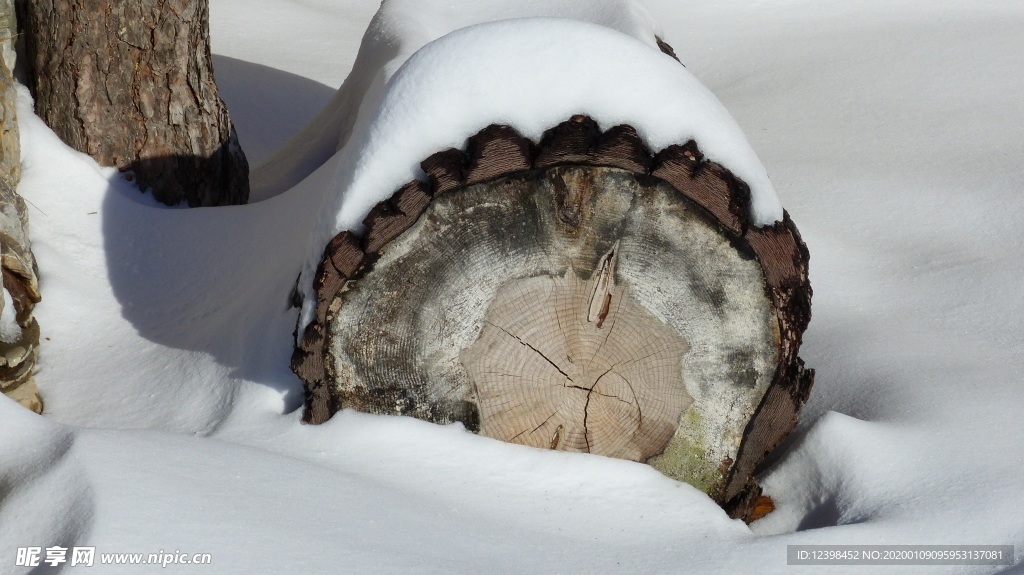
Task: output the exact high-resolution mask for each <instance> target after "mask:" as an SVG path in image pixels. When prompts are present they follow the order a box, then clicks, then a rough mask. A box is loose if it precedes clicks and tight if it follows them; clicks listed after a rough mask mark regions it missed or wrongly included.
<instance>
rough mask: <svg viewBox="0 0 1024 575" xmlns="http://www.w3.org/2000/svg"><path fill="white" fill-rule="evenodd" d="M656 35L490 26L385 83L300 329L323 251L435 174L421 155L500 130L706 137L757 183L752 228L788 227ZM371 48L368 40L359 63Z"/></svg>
mask: <svg viewBox="0 0 1024 575" xmlns="http://www.w3.org/2000/svg"><path fill="white" fill-rule="evenodd" d="M650 36H651V39H652V44H654V45H650V44H647V43H644V42H640V41H638V40H637V39H635V38H633V37H630V36H628V35H626V34H623V33H621V32H619V31H616V30H612V29H610V28H606V27H603V26H599V25H595V24H591V23H587V22H579V21H573V20H566V19H554V18H529V19H519V20H510V21H502V22H492V23H486V24H480V25H477V26H471V27H468V28H465V29H461V30H457V31H455V32H452V33H450V34H448V35H447V36H445V37H443V38H440V39H438V40H436V41H434V42H431V43H429V44H427V45H426V46H424V47H423V48H422V49H420V50H419V51H418V52H416V53H415V54H414V55H413V56H412V57H410V58H409V59H408V61H406V62H405V63H404V64H403V65H402V66H401V68H400V69H399V70H398V71H397V72H396V73H395V74H394V75H393V76H391V77H390V78H388V79H387V81H386V82H385V81H384V80H383V77H379V78H378V80H377V81H376V84H375V85H373V86H371V88H370V89H369V91H368V93H367V96H366V98H365V99H364V100H363V102H362V103H361V106H360V108H359V113H358V117H357V119H356V121H355V125H354V127H353V129H352V132H351V134H350V136H349V138H348V139H347V141H346V143H345V145H344V147H342V148H341V150H340V151H339V152H338V158H337V166H338V168H337V173H336V175H335V179H334V182H333V190H332V191H331V192H329V193H328V194H327V196H326V197H325V200H324V204H323V206H322V209H321V216H320V220H319V222H318V223H317V225H316V227H315V229H314V231H313V235H312V238H311V244H310V249H309V254H308V256H307V260H306V262H305V264H304V268H303V274H302V279H301V282H300V289H301V291H302V293H303V295H304V296H305V297H304V303H303V311H302V316H301V320H300V333H301V330H302V328H304V327H305V326H306V325H307V324H308V323H309V322H310V321H311V320H312V319H313V315H314V312H315V307H316V301H315V300H316V297H315V294H314V293H313V292H314V289H313V281H314V278H315V273H316V270H317V266H318V265H319V262H320V260H321V257H322V254H323V246H324V245H326V244H327V243H328V241H330V239H331V238H332V237H334V236H335V235H336V234H337V233H339V232H340V231H343V230H355V231H357V232H361V231H362V230H361V229H360V223H361V222H362V220H363V218H364V217H365V216H366V215H367V214H368V212H369V211H370V209H371V208H373V207H374V205H376V204H377V203H378V202H380V201H382V200H384V199H386V198H388V197H389V196H390V195H391V194H392V193H394V191H395V190H396V189H398V188H399V187H401V186H402V185H404V184H405V183H406V182H408V181H410V180H414V179H420V180H423V179H425V178H424V174H423V172H422V170H421V169H420V168H419V163H420V161H421V160H422V159H423V158H425V157H428V156H429V155H431V154H432V153H434V152H436V151H437V150H443V149H446V148H462V147H463V145H464V143H465V142H466V139H467V138H468V137H469V136H471V135H473V134H475V133H477V132H478V131H480V130H481V129H482V128H484V127H486V126H488V125H491V124H504V125H509V126H512V127H514V128H515V129H516V130H517V131H518V132H519V133H521V134H522V135H523V136H526V137H527V138H530V139H531V140H533V141H538V140H539V139H540V138H541V137H542V135H543V133H544V131H545V130H547V129H548V128H550V127H551V126H554V125H556V124H558V123H559V122H561V121H562V120H564V119H565V118H566V117H569V116H572V115H574V114H587V115H589V116H590V117H592V118H593V119H594V120H596V121H597V122H598V124H599V125H600V128H601V129H603V130H606V129H608V128H611V127H613V126H616V125H619V124H628V125H630V126H632V127H634V128H635V129H636V131H637V132H638V134H639V135H640V136H641V138H642V139H643V141H644V142H645V143H646V145H647V146H648V147H649V148H650V149H655V150H657V149H662V148H665V147H667V146H669V145H672V144H679V143H682V142H687V141H690V140H696V141H698V142H700V145H701V152H702V153H703V154H704V156H705V157H706V159H708V160H710V161H713V162H717V163H719V164H721V165H723V166H725V167H726V168H728V169H729V170H730V171H731V172H732V173H733V174H735V175H736V176H737V177H738V178H740V179H741V180H742V181H743V182H745V183H746V185H748V186H749V189H750V201H749V206H748V209H749V214H747V215H748V216H749V219H750V221H751V223H753V224H754V225H767V224H771V223H773V222H775V221H778V220H781V219H782V207H781V204H780V203H779V201H778V198H777V197H776V195H775V191H774V189H773V188H772V185H771V183H770V182H769V180H768V177H767V174H766V173H765V170H764V168H763V166H762V165H761V163H760V161H759V160H758V159H757V156H756V154H755V153H754V151H753V150H752V149H751V148H750V145H749V144H748V143H747V141H746V138H745V136H744V135H743V133H742V131H741V130H740V129H739V127H738V126H737V125H736V123H735V121H734V120H733V119H732V117H731V116H730V115H729V113H728V111H727V110H726V109H725V108H724V107H723V106H722V104H721V103H720V102H719V101H718V100H717V99H716V98H715V96H714V95H713V94H712V93H711V92H710V91H709V90H707V89H706V88H705V87H704V86H702V85H701V84H700V83H699V82H698V81H697V80H696V79H695V78H694V77H693V76H692V75H691V74H690V73H689V72H687V71H686V69H685V68H684V67H682V66H680V65H679V63H678V62H677V61H675V60H674V59H673V58H671V57H670V56H668V55H666V54H664V53H662V52H661V51H660V50H659V49H658V48H657V45H656V43H654V34H653V33H651V35H650ZM379 49H381V50H385V49H386V47H385V46H381V47H379ZM373 52H374V50H373V49H368V48H367V47H366V46H365V45H364V49H363V50H362V51H361V53H360V58H363V57H364V56H365V57H368V58H372V57H373ZM356 67H357V68H358V67H359V63H358V61H357V63H356Z"/></svg>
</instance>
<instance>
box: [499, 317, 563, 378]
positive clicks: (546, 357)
mask: <svg viewBox="0 0 1024 575" xmlns="http://www.w3.org/2000/svg"><path fill="white" fill-rule="evenodd" d="M486 323H488V324H489V325H492V326H494V327H496V328H498V329H500V330H501V331H503V332H505V334H507V335H508V336H509V337H511V338H512V339H514V340H516V341H518V342H519V343H521V344H523V345H525V346H526V347H528V348H530V349H532V350H533V351H534V352H536V353H537V355H539V356H541V357H542V358H544V361H546V362H548V364H550V365H551V367H553V368H555V369H556V370H558V373H560V374H562V375H563V376H564V377H565V379H567V380H569V381H572V378H571V377H569V374H568V373H565V371H563V370H562V368H560V367H558V364H557V363H555V362H553V361H551V359H550V358H548V356H546V355H544V352H542V351H541V350H539V349H537V348H535V347H533V346H532V345H530V344H529V343H527V342H525V341H523V338H521V337H519V336H517V335H515V334H514V333H512V332H510V331H508V330H507V329H505V328H503V327H501V326H500V325H497V324H494V323H492V322H489V321H488V322H486Z"/></svg>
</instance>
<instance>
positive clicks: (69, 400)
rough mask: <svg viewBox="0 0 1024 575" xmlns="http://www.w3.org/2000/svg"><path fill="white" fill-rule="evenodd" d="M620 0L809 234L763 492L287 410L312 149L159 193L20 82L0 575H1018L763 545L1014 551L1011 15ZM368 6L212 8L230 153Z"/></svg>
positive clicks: (992, 9)
mask: <svg viewBox="0 0 1024 575" xmlns="http://www.w3.org/2000/svg"><path fill="white" fill-rule="evenodd" d="M649 6H650V8H651V10H650V12H651V14H653V15H654V19H655V20H656V21H658V22H659V23H660V24H661V27H662V28H663V29H664V31H665V36H664V37H665V39H666V40H667V41H668V42H669V43H670V44H672V45H673V47H675V49H676V51H677V53H678V54H679V55H680V58H681V59H682V60H683V62H684V63H686V65H687V66H688V69H689V71H690V72H692V73H693V74H694V75H695V76H696V77H697V78H698V79H700V81H701V82H702V83H704V84H705V85H707V86H708V87H709V88H710V89H711V90H712V91H713V92H714V93H715V94H716V95H717V96H718V97H719V98H720V99H721V100H722V101H723V102H724V104H725V106H726V107H727V108H728V109H729V111H730V112H731V114H732V115H733V116H734V117H735V118H736V119H737V120H738V123H739V124H740V125H742V126H743V127H744V129H745V131H746V133H747V135H748V138H749V139H750V142H751V144H752V146H753V148H754V149H756V150H757V151H758V154H759V156H760V158H761V160H762V161H763V162H764V164H765V165H766V166H767V168H768V169H769V171H770V173H771V174H772V180H773V182H774V183H775V186H776V187H777V189H778V190H779V191H780V193H781V195H782V199H783V200H784V204H785V205H786V208H787V209H788V210H789V212H790V213H791V214H792V215H793V218H794V220H795V221H796V222H797V224H798V226H799V227H800V230H801V232H802V233H803V236H804V239H805V240H806V242H807V244H808V246H809V248H810V250H811V280H812V282H813V285H814V289H815V297H814V319H813V321H812V323H811V327H810V329H809V330H808V332H807V334H806V336H805V339H804V348H803V351H802V354H801V355H802V356H803V357H804V358H805V359H806V360H807V362H808V364H809V365H810V366H812V367H814V368H816V369H817V370H818V378H817V384H816V387H815V389H814V392H813V393H812V396H811V400H810V403H809V404H808V406H807V408H806V411H805V413H804V417H803V418H802V423H801V427H800V428H799V431H798V434H797V437H796V438H794V440H793V441H792V442H790V447H791V450H790V451H789V452H788V453H786V454H785V455H783V456H781V457H780V458H779V459H778V461H777V464H776V466H775V467H774V468H773V469H772V470H771V471H770V472H769V473H768V475H767V476H766V478H765V479H764V485H765V488H766V490H767V492H768V493H769V494H770V495H771V496H772V497H774V498H775V500H776V502H777V504H778V509H777V510H776V511H775V512H773V513H772V514H770V515H769V516H768V517H767V518H765V519H763V520H761V521H759V522H757V523H755V524H753V525H752V526H751V527H750V528H747V527H746V526H744V525H743V524H742V523H740V522H737V521H732V520H729V519H728V518H727V517H726V516H725V515H724V514H723V513H722V512H721V511H720V510H719V509H718V508H717V507H715V506H714V505H713V504H712V503H711V502H710V500H709V499H708V498H707V497H706V496H704V495H703V494H701V493H700V492H698V491H697V490H696V489H693V488H691V487H689V486H686V485H683V484H679V483H676V482H673V481H671V480H669V479H667V478H665V477H662V476H661V475H659V474H658V473H657V472H655V471H654V470H652V469H650V468H649V467H647V466H644V465H639V464H634V463H630V462H625V461H615V460H610V459H605V458H601V457H596V456H587V455H579V454H567V453H555V452H548V451H538V450H532V449H529V448H524V447H519V446H514V445H508V444H503V443H500V442H495V441H492V440H489V439H486V438H481V437H477V436H474V435H471V434H468V433H465V432H464V431H463V430H462V429H461V428H460V427H459V426H448V427H441V426H435V425H430V424H427V423H423V422H420V421H416V420H411V419H408V418H396V417H380V416H370V415H364V414H358V413H353V412H344V413H342V414H339V415H338V416H336V417H335V418H334V419H332V420H331V421H330V422H328V423H327V424H325V425H321V426H316V427H313V426H303V425H301V424H300V423H299V412H298V411H297V407H298V405H299V404H300V402H301V393H302V392H301V385H300V383H299V382H298V381H297V379H296V378H295V377H294V376H292V375H291V374H290V373H289V371H288V369H287V360H288V357H289V355H290V350H291V330H292V329H293V327H294V325H295V321H296V311H295V310H290V309H288V303H287V300H288V294H289V292H290V290H291V288H292V286H293V285H294V282H295V278H296V276H297V274H298V272H299V270H300V268H301V266H302V262H303V261H304V258H305V256H306V249H307V244H306V241H307V237H308V233H309V231H310V230H312V229H313V226H314V223H315V221H316V218H317V211H318V208H319V206H320V202H321V201H322V199H323V190H324V189H325V187H326V186H327V184H328V183H329V182H331V181H332V180H333V178H334V176H335V173H336V171H337V164H336V160H335V161H333V162H326V163H325V161H326V160H323V159H322V160H320V164H317V165H318V166H319V168H318V169H315V170H313V171H312V172H311V173H310V175H309V176H308V177H303V178H301V180H302V181H301V182H298V183H297V184H296V185H294V186H289V190H288V191H287V192H285V193H282V194H279V195H276V196H274V197H272V198H270V199H268V200H267V201H263V202H259V203H256V204H253V205H249V206H242V207H230V208H209V209H194V210H180V209H177V210H174V209H165V208H162V207H160V206H158V205H156V204H155V203H153V202H152V201H151V200H150V199H149V197H148V196H143V195H140V194H139V193H138V192H137V190H135V189H133V188H131V187H130V186H129V185H127V184H125V183H124V182H123V181H122V180H120V179H119V178H118V177H116V175H115V174H113V173H112V171H111V170H109V169H106V168H100V167H98V166H96V164H95V163H93V162H92V161H91V160H89V159H88V158H86V157H84V156H83V155H81V154H78V153H76V152H73V151H70V150H69V149H67V148H66V147H65V146H63V144H61V143H60V142H59V141H58V140H57V139H56V137H55V136H54V135H53V134H52V132H50V131H49V130H48V129H46V128H45V126H43V125H42V123H41V122H40V121H39V120H38V119H37V118H35V117H34V116H33V115H32V114H31V108H30V105H29V102H28V100H27V98H26V94H25V93H24V91H23V92H22V94H21V98H22V101H21V105H20V108H19V120H20V122H21V133H22V145H23V154H24V162H23V163H24V165H23V174H24V176H23V177H24V179H23V181H22V184H21V185H20V186H19V191H21V192H22V193H23V194H24V195H25V196H26V198H27V199H28V200H29V201H31V203H32V204H31V205H30V207H29V210H30V217H31V218H32V239H33V242H34V247H35V251H36V256H37V258H38V260H39V266H40V271H41V278H40V281H41V286H42V289H43V294H44V300H43V302H42V303H40V304H39V306H38V307H37V308H36V310H37V317H38V319H39V323H40V325H41V327H42V330H43V336H44V338H48V339H44V341H43V342H42V348H41V353H42V355H41V364H40V368H39V372H38V374H37V380H38V382H39V386H40V389H41V393H42V395H43V399H44V401H45V402H46V406H47V415H46V416H45V417H39V416H36V415H34V414H31V413H29V412H28V411H26V410H24V409H22V408H21V407H20V406H17V405H15V404H14V403H13V402H11V401H9V400H7V399H6V398H0V573H2V574H3V575H7V573H27V572H29V570H28V569H22V568H16V567H13V563H14V557H15V555H16V551H15V550H16V548H17V547H22V546H31V545H36V546H42V547H46V546H51V545H62V546H66V547H70V546H73V545H93V546H96V547H97V553H106V552H139V553H156V552H158V551H160V550H173V549H180V550H181V551H183V552H189V553H193V552H197V553H201V552H208V553H211V554H212V555H213V565H210V566H186V565H174V566H168V567H167V568H166V569H160V568H156V567H150V568H149V569H146V568H144V567H140V566H132V567H120V568H118V567H115V566H110V565H107V566H100V565H97V566H94V567H92V568H88V569H87V570H88V571H89V572H94V573H132V574H134V573H148V572H171V571H173V572H176V573H218V574H231V573H240V574H241V573H245V574H250V573H268V574H270V573H311V574H312V573H338V572H351V573H376V572H385V573H442V572H443V573H452V572H455V573H461V572H466V573H470V572H472V573H480V572H487V573H490V572H508V573H526V572H528V573H690V572H693V573H709V574H729V575H733V574H741V573H751V574H776V573H797V572H799V573H804V572H806V573H812V572H813V573H857V574H863V573H927V574H932V573H939V574H946V573H949V574H953V573H957V574H960V573H964V574H966V573H970V574H990V573H1003V574H1004V575H1021V574H1024V565H1020V564H1018V565H1017V566H1015V567H1010V568H1002V567H979V566H975V567H967V566H959V567H958V566H944V567H943V566H928V567H888V568H885V567H846V568H842V567H833V568H821V569H817V568H807V567H801V568H796V567H787V566H786V565H785V554H786V545H787V544H809V543H823V544H858V543H869V544H883V543H884V544H942V543H956V544H966V543H978V544H1015V545H1017V553H1018V561H1020V560H1021V559H1020V557H1021V555H1020V554H1021V551H1022V549H1024V547H1022V546H1024V520H1022V519H1021V518H1022V517H1024V495H1022V494H1024V448H1022V446H1024V425H1022V423H1021V408H1022V407H1024V393H1022V391H1021V381H1022V379H1024V333H1022V330H1021V329H1020V326H1021V325H1022V324H1024V299H1022V298H1021V297H1020V283H1021V279H1022V277H1024V261H1022V258H1021V254H1022V253H1024V194H1021V191H1022V189H1024V175H1022V173H1021V171H1020V165H1022V163H1024V140H1022V139H1021V136H1020V126H1022V125H1024V107H1021V106H1020V100H1021V96H1022V94H1024V60H1022V59H1021V58H1020V54H1021V53H1024V34H1022V30H1024V10H1021V8H1020V5H1019V3H1018V2H1017V1H1016V0H1000V1H992V2H987V3H984V4H981V5H979V4H977V3H969V2H966V1H965V0H937V1H934V2H930V3H927V4H926V3H911V2H905V3H893V2H882V1H881V0H844V1H842V2H840V1H838V0H818V1H815V2H809V1H795V2H748V1H740V0H722V1H719V2H714V3H698V2H686V3H681V2H679V1H678V0H657V1H651V2H650V3H649ZM375 9H376V5H375V3H374V2H372V1H370V0H368V1H366V2H359V1H356V0H352V1H351V2H345V3H342V2H328V1H327V0H318V1H317V0H302V1H299V0H274V1H271V0H248V1H244V2H243V1H241V0H214V2H213V6H212V7H211V13H212V17H213V18H214V21H213V23H212V29H213V30H214V36H213V48H214V51H215V53H217V54H218V55H219V56H218V59H217V63H218V65H219V64H220V62H224V61H228V60H225V58H231V59H232V60H230V61H228V62H230V63H231V64H232V66H228V70H227V71H228V72H229V74H228V76H230V77H222V73H221V69H220V68H218V83H219V84H220V85H221V88H222V91H223V93H224V97H225V99H226V100H227V102H228V103H229V105H230V106H231V110H232V115H233V117H234V118H236V119H238V118H250V120H251V121H252V122H253V123H252V124H243V123H241V122H239V125H238V131H239V134H240V135H241V137H242V143H243V146H249V143H250V142H254V139H259V138H261V137H263V136H265V135H273V136H274V137H275V138H279V139H278V140H276V141H283V140H284V137H283V135H280V134H271V132H273V131H274V130H291V131H292V132H293V133H297V132H298V131H299V129H300V128H301V122H302V120H303V119H304V118H309V117H311V116H312V112H310V111H309V110H305V111H302V113H298V112H295V113H293V112H291V111H289V110H282V111H281V114H282V115H284V116H286V117H285V119H284V120H282V121H281V122H279V123H274V122H277V119H268V118H265V117H263V116H262V115H261V114H259V113H258V112H259V111H260V110H267V109H268V108H267V107H266V106H267V104H266V102H267V101H280V102H284V103H287V102H288V101H294V102H296V103H301V104H308V103H309V102H311V101H314V100H315V99H319V101H321V102H325V101H327V99H329V97H330V91H331V90H332V88H333V87H336V86H337V85H338V83H339V82H340V78H341V77H343V76H344V72H345V69H346V68H347V66H349V65H350V64H351V62H352V57H353V54H354V53H355V51H356V47H357V43H358V38H359V34H358V30H359V29H360V28H361V27H362V26H363V25H365V24H366V23H367V22H368V21H369V20H370V17H371V16H372V14H373V11H374V10H375ZM286 16H287V17H286ZM357 23H358V25H357ZM218 31H221V32H224V31H229V32H231V33H230V34H228V33H224V34H221V35H220V36H218ZM346 31H347V32H348V33H343V32H346ZM353 31H355V32H354V33H353ZM328 48H329V49H330V50H332V51H333V50H337V52H336V53H337V54H338V55H337V56H334V55H333V54H335V52H330V56H326V55H324V54H326V53H327V52H328ZM311 54H315V55H316V57H311ZM325 62H330V65H331V66H336V67H337V70H339V72H338V73H337V75H332V74H331V72H330V70H329V69H328V67H327V66H326V65H325ZM244 75H257V76H258V77H262V78H267V79H268V80H273V81H268V82H266V83H265V84H264V85H261V86H259V89H258V90H256V89H253V87H252V84H251V83H248V82H247V81H246V80H245V79H244V78H240V77H239V76H244ZM308 90H312V91H316V92H317V94H316V95H315V96H310V95H308V94H307V93H306V91H308ZM300 92H301V93H300ZM292 95H295V97H294V98H292ZM281 105H285V104H281ZM247 138H248V140H247ZM254 145H255V144H254ZM291 145H293V144H289V146H291ZM267 155H269V153H268V154H267ZM332 155H333V154H329V155H328V156H327V157H328V158H330V157H331V156H332ZM321 164H323V165H321ZM255 173H260V172H259V171H258V170H257V172H255ZM263 173H267V172H263ZM75 569H78V568H77V567H76V568H70V567H69V568H68V572H75Z"/></svg>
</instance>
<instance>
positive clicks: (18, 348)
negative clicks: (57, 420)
mask: <svg viewBox="0 0 1024 575" xmlns="http://www.w3.org/2000/svg"><path fill="white" fill-rule="evenodd" d="M14 30H15V20H14V9H13V5H12V3H11V2H10V1H9V0H0V35H2V36H3V40H2V42H0V48H2V52H3V57H2V58H0V129H2V134H0V264H2V266H0V269H2V272H3V293H2V295H3V300H0V393H3V394H4V395H6V396H8V397H10V398H11V399H13V400H15V401H17V402H18V403H20V404H22V405H24V406H25V407H27V408H29V409H31V410H33V411H35V412H39V413H41V412H42V410H43V403H42V400H41V399H40V398H39V392H38V391H37V390H36V384H35V381H34V380H33V371H34V369H35V366H36V358H37V356H38V349H39V324H38V323H36V320H35V318H34V317H32V310H33V308H34V307H35V304H36V303H38V302H39V299H40V297H39V285H38V282H37V279H36V277H37V270H36V261H35V257H34V256H33V255H32V246H31V244H30V243H29V238H28V211H27V209H26V205H25V200H23V199H22V198H21V196H19V195H18V194H17V192H16V191H15V190H16V188H17V185H18V181H19V180H20V179H21V166H20V163H21V146H20V144H19V142H18V117H17V107H16V98H17V94H16V93H15V90H14V81H13V79H12V78H11V70H12V69H13V68H14V50H13V46H12V39H13V36H14V35H13V32H14Z"/></svg>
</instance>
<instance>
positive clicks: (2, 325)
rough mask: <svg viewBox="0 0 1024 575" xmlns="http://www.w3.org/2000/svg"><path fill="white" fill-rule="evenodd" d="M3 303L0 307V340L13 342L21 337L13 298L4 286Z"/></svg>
mask: <svg viewBox="0 0 1024 575" xmlns="http://www.w3.org/2000/svg"><path fill="white" fill-rule="evenodd" d="M3 298H4V302H3V303H4V305H3V307H0V341H4V342H7V343H14V342H16V341H18V340H19V339H21V326H20V325H18V320H17V318H16V317H15V310H14V298H12V297H11V292H9V291H7V289H6V288H4V294H3Z"/></svg>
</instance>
